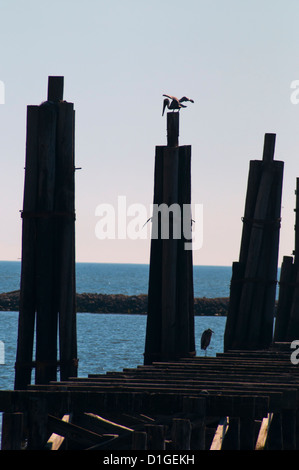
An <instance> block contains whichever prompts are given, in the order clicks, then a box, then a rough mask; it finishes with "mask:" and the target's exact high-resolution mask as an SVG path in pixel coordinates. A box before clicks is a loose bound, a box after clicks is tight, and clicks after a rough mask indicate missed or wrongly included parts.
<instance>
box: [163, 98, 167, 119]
mask: <svg viewBox="0 0 299 470" xmlns="http://www.w3.org/2000/svg"><path fill="white" fill-rule="evenodd" d="M167 101H168V100H164V102H163V111H162V116H164V111H165V108H166V106H167Z"/></svg>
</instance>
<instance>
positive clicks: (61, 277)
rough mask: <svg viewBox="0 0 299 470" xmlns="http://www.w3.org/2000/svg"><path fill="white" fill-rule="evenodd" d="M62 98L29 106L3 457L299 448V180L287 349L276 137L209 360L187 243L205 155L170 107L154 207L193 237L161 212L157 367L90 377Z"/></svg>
mask: <svg viewBox="0 0 299 470" xmlns="http://www.w3.org/2000/svg"><path fill="white" fill-rule="evenodd" d="M62 91H63V77H49V88H48V99H47V101H46V102H45V103H42V104H41V105H40V106H29V107H28V113H27V116H28V117H27V142H26V173H25V190H24V207H23V211H22V220H23V238H22V273H21V299H20V316H19V332H18V347H17V359H16V375H15V389H14V390H0V412H3V426H2V443H1V446H2V450H5V449H7V450H8V449H9V450H11V449H17V450H20V449H26V450H40V449H49V450H50V449H51V450H63V449H69V450H71V449H76V450H78V449H84V450H123V449H125V450H146V451H148V450H158V451H164V450H165V451H182V450H184V451H185V450H209V449H211V450H222V449H223V450H226V449H230V450H243V449H246V450H261V449H275V450H278V449H279V450H280V449H283V450H289V449H299V415H298V410H299V368H298V366H297V365H296V361H293V362H292V361H291V353H292V350H291V349H290V342H289V341H290V340H291V339H292V338H293V336H294V335H297V329H298V335H299V319H298V318H297V310H298V302H299V288H298V283H299V278H298V281H297V276H298V275H299V274H298V270H297V264H298V263H297V261H298V247H299V219H298V218H297V214H298V213H299V185H298V180H297V205H296V237H295V258H294V260H293V258H291V257H285V258H284V263H283V266H282V270H281V279H280V296H279V303H278V311H277V321H276V329H275V341H274V342H273V338H272V332H273V322H274V306H275V290H276V283H277V281H276V277H277V258H278V245H279V229H280V206H281V191H282V176H283V162H279V161H274V148H275V135H274V134H266V135H265V142H264V151H263V158H262V160H261V161H260V160H258V161H251V162H250V170H249V177H248V187H247V196H246V203H245V213H244V217H243V232H242V240H241V249H240V257H239V261H238V262H236V263H234V264H233V275H232V282H231V292H230V305H229V313H228V318H227V323H226V329H225V338H224V350H225V351H224V353H219V354H217V356H216V357H196V356H195V341H194V313H193V300H194V298H193V276H192V249H189V250H186V249H185V248H186V245H185V243H186V242H188V243H189V246H190V243H191V242H192V236H191V224H192V215H191V211H190V210H189V212H187V215H186V214H184V216H183V217H182V212H183V210H182V209H183V206H184V205H185V206H187V207H189V209H190V204H191V147H190V146H182V147H181V146H179V142H178V136H179V113H168V115H167V132H168V134H167V139H168V142H167V146H159V147H156V157H155V185H154V207H155V206H156V207H155V209H154V210H156V209H157V207H158V206H162V205H166V206H167V207H168V209H169V208H170V207H171V206H172V205H176V206H177V208H179V209H180V214H179V215H180V218H179V228H180V234H181V235H180V237H177V234H175V232H176V230H177V228H178V226H177V217H175V213H173V214H172V216H170V217H169V214H170V213H169V211H168V213H167V223H168V224H169V225H168V231H167V234H166V237H164V236H163V215H162V214H161V213H160V214H157V213H156V212H154V213H153V217H152V224H153V227H152V228H153V230H152V234H153V235H152V240H151V255H150V276H149V295H148V318H147V331H146V341H145V359H144V365H141V366H138V367H137V368H134V369H124V370H123V371H122V372H113V371H112V372H108V373H106V374H101V375H94V374H90V375H89V376H88V377H87V378H80V377H77V351H76V314H75V226H74V219H75V208H74V171H75V166H74V109H73V104H72V103H67V102H65V101H63V100H62V98H63V93H62ZM184 217H187V226H189V229H190V230H189V231H188V230H187V232H186V230H185V229H186V220H185V219H184ZM188 224H189V225H188ZM297 227H298V228H297ZM57 323H58V324H59V330H58V331H57ZM297 324H298V327H297ZM290 331H292V334H293V335H292V336H290V335H289V333H288V332H290ZM34 332H35V335H36V360H35V361H34V360H33V340H34ZM58 332H59V351H60V357H59V358H58V357H57V349H58V348H57V333H58ZM298 337H299V336H298ZM296 339H297V338H296ZM58 366H59V367H60V371H61V374H60V381H57V367H58ZM34 368H35V370H36V374H35V383H34V384H31V372H32V369H34Z"/></svg>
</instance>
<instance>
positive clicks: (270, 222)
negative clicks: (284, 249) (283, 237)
mask: <svg viewBox="0 0 299 470" xmlns="http://www.w3.org/2000/svg"><path fill="white" fill-rule="evenodd" d="M275 137H276V136H275V134H265V139H264V148H263V160H262V161H261V162H257V163H255V162H251V163H250V172H249V177H248V187H247V195H246V203H245V216H244V218H243V232H242V240H241V247H240V256H239V264H238V265H237V266H238V274H237V273H236V270H235V272H234V274H233V278H232V285H231V297H232V303H231V305H230V307H229V312H228V318H227V324H226V330H225V342H224V343H225V345H224V347H225V350H228V349H239V350H240V349H266V348H268V347H269V346H270V344H271V343H272V331H273V318H274V308H275V295H276V283H277V280H276V277H277V262H278V246H279V231H280V210H281V193H282V177H283V162H280V161H274V160H273V157H274V148H275ZM237 266H236V267H237Z"/></svg>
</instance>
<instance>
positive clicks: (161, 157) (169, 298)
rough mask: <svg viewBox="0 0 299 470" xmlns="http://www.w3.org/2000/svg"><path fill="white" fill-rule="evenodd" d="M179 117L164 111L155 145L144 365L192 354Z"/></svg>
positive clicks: (187, 201) (186, 158) (187, 174)
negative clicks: (163, 130) (163, 137)
mask: <svg viewBox="0 0 299 470" xmlns="http://www.w3.org/2000/svg"><path fill="white" fill-rule="evenodd" d="M179 116H180V115H179V113H167V146H157V147H156V156H155V182H154V201H153V202H154V204H153V207H154V211H153V216H152V240H151V254H150V273H149V289H148V311H147V328H146V341H145V353H144V363H145V364H151V362H152V361H161V360H162V361H167V360H173V359H175V358H179V357H186V356H192V355H195V338H194V292H193V262H192V233H191V225H192V216H191V146H190V145H185V146H179ZM163 206H164V209H166V212H164V213H163V211H161V208H163ZM170 208H172V211H170V210H169V209H170ZM186 227H187V230H186ZM186 243H188V244H189V249H186Z"/></svg>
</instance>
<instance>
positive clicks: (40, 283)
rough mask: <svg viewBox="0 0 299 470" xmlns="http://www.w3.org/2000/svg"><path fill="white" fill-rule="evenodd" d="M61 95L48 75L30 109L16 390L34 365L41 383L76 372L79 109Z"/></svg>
mask: <svg viewBox="0 0 299 470" xmlns="http://www.w3.org/2000/svg"><path fill="white" fill-rule="evenodd" d="M62 98H63V77H49V82H48V100H47V101H46V102H44V103H42V104H41V105H40V106H28V109H27V139H26V172H25V186H24V203H23V211H22V219H23V233H22V268H21V289H20V312H19V328H18V344H17V357H16V365H15V367H16V373H15V389H17V390H18V389H24V388H26V387H27V385H28V384H30V383H31V371H32V368H33V367H35V368H36V374H35V382H36V383H40V384H43V383H48V382H49V381H50V380H56V378H57V367H58V366H60V370H61V378H62V379H66V378H67V377H68V376H70V375H72V376H75V375H76V374H77V350H76V311H75V293H76V290H75V206H74V197H75V185H74V171H75V165H74V109H73V104H72V103H67V102H65V101H62ZM58 324H59V330H57V328H58ZM35 326H36V360H35V361H33V338H34V330H35ZM58 332H59V350H60V357H59V360H58V357H57V355H58V353H57V350H58V345H57V333H58Z"/></svg>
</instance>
